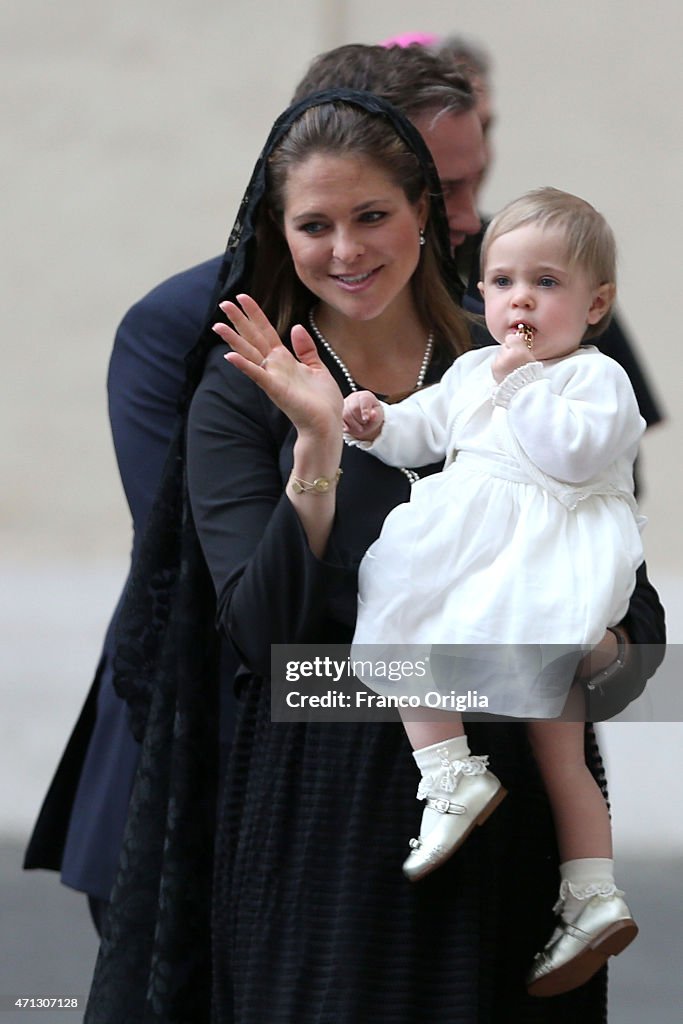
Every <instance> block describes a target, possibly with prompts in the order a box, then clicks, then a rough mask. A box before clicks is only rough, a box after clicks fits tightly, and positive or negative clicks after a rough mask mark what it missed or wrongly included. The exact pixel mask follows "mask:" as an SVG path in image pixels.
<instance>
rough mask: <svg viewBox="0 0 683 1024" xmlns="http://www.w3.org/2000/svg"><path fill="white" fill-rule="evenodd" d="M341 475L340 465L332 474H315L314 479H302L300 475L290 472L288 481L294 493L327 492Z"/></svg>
mask: <svg viewBox="0 0 683 1024" xmlns="http://www.w3.org/2000/svg"><path fill="white" fill-rule="evenodd" d="M341 475H342V469H341V466H340V467H339V469H338V470H337V472H336V473H335V474H334V476H332V477H329V476H317V477H316V478H315V480H313V481H310V480H302V479H301V477H298V476H294V474H292V475H291V476H290V478H289V482H290V483H291V485H292V490H293V491H294V493H295V494H327V493H328V491H329V490H330V488H331V487H336V486H337V484H338V483H339V478H340V477H341Z"/></svg>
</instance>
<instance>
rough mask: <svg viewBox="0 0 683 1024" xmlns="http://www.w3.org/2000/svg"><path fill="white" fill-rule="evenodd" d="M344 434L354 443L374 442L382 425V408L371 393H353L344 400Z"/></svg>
mask: <svg viewBox="0 0 683 1024" xmlns="http://www.w3.org/2000/svg"><path fill="white" fill-rule="evenodd" d="M343 416H344V433H346V434H348V435H349V437H352V438H353V439H354V441H374V440H375V438H377V437H379V434H380V432H381V430H382V424H383V423H384V406H383V405H382V403H381V402H380V400H379V399H378V398H376V396H375V395H373V393H372V391H354V392H353V393H352V394H350V395H348V396H347V397H346V398H345V399H344V414H343Z"/></svg>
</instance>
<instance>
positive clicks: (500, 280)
mask: <svg viewBox="0 0 683 1024" xmlns="http://www.w3.org/2000/svg"><path fill="white" fill-rule="evenodd" d="M493 283H494V284H495V286H496V288H506V287H507V286H508V285H509V284H510V278H509V277H504V276H503V275H502V274H501V275H500V276H499V277H494V279H493Z"/></svg>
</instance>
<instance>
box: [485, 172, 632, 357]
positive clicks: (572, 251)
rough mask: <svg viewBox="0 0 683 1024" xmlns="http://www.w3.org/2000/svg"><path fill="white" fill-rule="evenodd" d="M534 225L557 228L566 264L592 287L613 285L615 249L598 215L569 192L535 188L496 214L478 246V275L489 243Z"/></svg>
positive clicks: (591, 333) (599, 328)
mask: <svg viewBox="0 0 683 1024" xmlns="http://www.w3.org/2000/svg"><path fill="white" fill-rule="evenodd" d="M526 224H535V225H537V226H538V227H540V228H547V227H558V228H560V230H561V231H562V232H563V233H564V236H565V242H566V246H567V258H568V260H569V263H570V264H572V265H576V266H578V267H580V268H581V270H583V271H584V273H586V274H587V275H588V278H589V280H590V283H591V287H594V288H595V287H597V286H598V285H601V284H615V282H616V276H617V246H616V242H615V240H614V235H613V233H612V229H611V228H610V226H609V224H608V223H607V221H606V220H605V218H604V217H603V216H602V214H601V213H598V211H597V210H596V209H595V208H594V207H592V206H591V204H590V203H587V202H586V200H585V199H579V197H578V196H573V195H571V193H569V192H562V191H561V190H560V189H558V188H537V189H533V190H532V191H531V192H526V193H525V194H524V195H523V196H520V198H519V199H514V200H513V201H512V202H511V203H508V204H507V206H504V207H503V209H502V210H501V211H500V212H499V213H497V214H496V216H495V217H494V218H493V220H492V221H491V223H490V224H489V226H488V228H487V229H486V233H485V234H484V238H483V241H482V244H481V275H482V277H483V276H484V269H485V267H486V259H487V256H488V250H489V248H490V246H491V243H492V242H493V241H495V239H496V238H500V236H501V235H506V234H507V233H508V232H509V231H514V230H515V229H516V228H521V227H524V226H525V225H526ZM611 316H612V309H611V306H610V309H609V310H608V311H607V312H606V313H605V315H604V316H603V317H601V319H600V320H599V321H598V322H597V323H596V324H592V325H591V326H589V327H588V329H587V330H586V333H585V335H584V338H595V337H597V336H598V335H600V334H602V333H603V331H604V330H605V329H606V328H607V325H608V324H609V322H610V318H611Z"/></svg>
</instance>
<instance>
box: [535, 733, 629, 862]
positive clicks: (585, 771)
mask: <svg viewBox="0 0 683 1024" xmlns="http://www.w3.org/2000/svg"><path fill="white" fill-rule="evenodd" d="M528 730H529V740H530V743H531V748H532V750H533V752H534V757H535V758H536V763H537V765H538V769H539V771H540V773H541V777H542V779H543V783H544V785H545V788H546V792H547V794H548V799H549V800H550V806H551V809H552V812H553V820H554V822H555V832H556V834H557V845H558V847H559V851H560V859H561V860H562V861H567V860H576V859H577V858H581V857H611V856H612V829H611V826H610V820H609V812H608V810H607V804H606V803H605V798H604V797H603V795H602V792H601V790H600V787H599V786H598V784H597V782H596V781H595V779H594V778H593V776H592V775H591V773H590V770H589V768H588V765H587V764H586V760H585V756H584V746H583V736H584V723H583V722H530V723H529V725H528Z"/></svg>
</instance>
